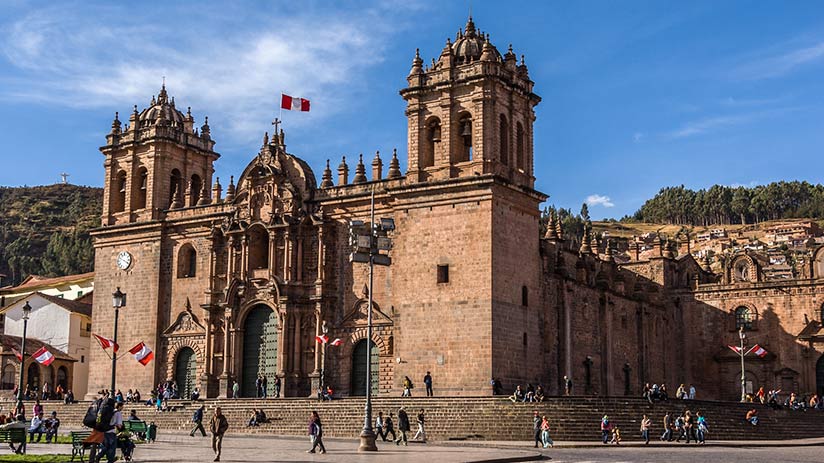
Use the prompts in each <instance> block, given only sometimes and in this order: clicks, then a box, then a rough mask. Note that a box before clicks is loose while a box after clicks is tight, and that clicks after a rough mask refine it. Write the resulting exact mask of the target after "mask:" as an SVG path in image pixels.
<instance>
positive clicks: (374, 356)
mask: <svg viewBox="0 0 824 463" xmlns="http://www.w3.org/2000/svg"><path fill="white" fill-rule="evenodd" d="M367 343H368V345H369V346H370V347H371V349H370V352H369V362H370V363H371V364H372V371H371V373H372V375H371V378H370V383H371V387H372V395H373V396H374V395H377V394H378V379H379V376H380V352H379V350H378V345H377V344H375V341H370V340H367V339H365V338H364V339H361V340H360V341H358V343H357V344H355V348H354V349H352V369H351V372H352V380H351V381H350V383H349V384H350V385H351V391H350V394H351V395H353V396H365V395H366V349H367Z"/></svg>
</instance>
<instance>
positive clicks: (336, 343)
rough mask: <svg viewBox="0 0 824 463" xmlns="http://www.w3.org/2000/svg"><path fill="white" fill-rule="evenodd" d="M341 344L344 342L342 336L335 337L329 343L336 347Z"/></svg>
mask: <svg viewBox="0 0 824 463" xmlns="http://www.w3.org/2000/svg"><path fill="white" fill-rule="evenodd" d="M341 344H343V340H342V339H341V338H335V340H334V341H332V342H330V343H329V345H331V346H335V347H338V346H339V345H341Z"/></svg>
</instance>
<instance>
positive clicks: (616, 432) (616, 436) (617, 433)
mask: <svg viewBox="0 0 824 463" xmlns="http://www.w3.org/2000/svg"><path fill="white" fill-rule="evenodd" d="M612 443H614V444H615V445H621V430H620V429H619V428H618V426H615V427H614V428H612Z"/></svg>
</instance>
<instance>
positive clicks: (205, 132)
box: [200, 116, 211, 140]
mask: <svg viewBox="0 0 824 463" xmlns="http://www.w3.org/2000/svg"><path fill="white" fill-rule="evenodd" d="M200 136H201V138H205V139H207V140H209V139H210V138H211V129H210V128H209V116H206V117H205V118H204V122H203V125H202V126H201V127H200Z"/></svg>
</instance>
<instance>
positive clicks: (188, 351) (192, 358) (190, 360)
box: [175, 347, 197, 398]
mask: <svg viewBox="0 0 824 463" xmlns="http://www.w3.org/2000/svg"><path fill="white" fill-rule="evenodd" d="M175 381H176V382H177V388H178V391H180V396H181V397H182V398H189V397H190V396H191V395H192V391H194V389H195V387H197V354H195V351H194V349H192V348H191V347H183V348H181V349H180V350H179V351H177V358H176V359H175Z"/></svg>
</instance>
